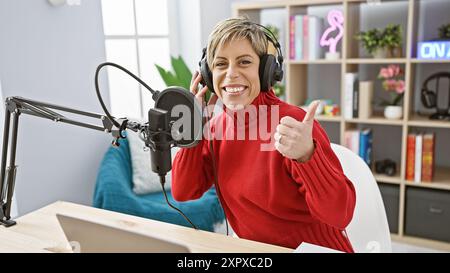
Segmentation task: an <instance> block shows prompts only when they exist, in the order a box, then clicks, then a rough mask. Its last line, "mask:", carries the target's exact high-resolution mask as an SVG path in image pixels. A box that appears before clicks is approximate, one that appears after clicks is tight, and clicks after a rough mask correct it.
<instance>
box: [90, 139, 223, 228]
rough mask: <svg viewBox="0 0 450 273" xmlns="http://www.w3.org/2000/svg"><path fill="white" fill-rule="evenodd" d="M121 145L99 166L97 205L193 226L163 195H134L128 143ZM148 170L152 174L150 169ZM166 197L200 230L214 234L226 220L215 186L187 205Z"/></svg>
mask: <svg viewBox="0 0 450 273" xmlns="http://www.w3.org/2000/svg"><path fill="white" fill-rule="evenodd" d="M119 142H120V147H118V148H114V147H110V148H109V149H108V151H107V152H106V154H105V156H104V158H103V161H102V163H101V165H100V170H99V173H98V176H97V182H96V186H95V192H94V202H93V204H94V206H95V207H97V208H102V209H107V210H112V211H117V212H121V213H126V214H131V215H135V216H140V217H144V218H149V219H155V220H159V221H163V222H167V223H172V224H178V225H182V226H187V227H190V226H191V225H190V224H189V223H188V222H187V221H186V219H184V217H183V216H182V215H181V214H179V212H177V211H176V210H174V209H172V208H171V207H169V205H168V204H167V203H166V200H165V198H164V194H163V193H162V192H157V193H151V194H147V195H136V194H135V193H134V192H133V190H132V169H131V157H130V151H129V146H128V141H127V140H126V139H121V140H120V141H119ZM148 171H149V172H150V171H151V167H150V166H149V170H148ZM167 196H168V199H169V201H170V203H171V204H173V205H174V206H175V207H177V208H179V209H180V210H182V211H183V213H184V214H186V216H187V217H188V218H189V219H190V220H191V221H192V222H193V223H194V224H195V225H196V226H197V227H198V228H199V229H202V230H207V231H213V225H214V224H215V223H218V222H221V221H223V220H224V214H223V210H222V208H221V206H220V203H219V200H218V197H217V194H216V191H215V188H214V187H212V188H211V189H210V190H208V191H207V192H205V194H203V196H202V197H201V198H199V199H197V200H192V201H187V202H176V201H174V200H173V198H172V195H171V193H170V191H167Z"/></svg>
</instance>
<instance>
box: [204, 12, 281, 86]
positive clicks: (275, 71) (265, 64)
mask: <svg viewBox="0 0 450 273" xmlns="http://www.w3.org/2000/svg"><path fill="white" fill-rule="evenodd" d="M244 24H247V25H252V24H253V25H256V26H258V27H260V28H261V29H262V32H263V33H264V35H265V36H266V38H267V40H268V42H270V43H272V44H273V45H274V46H275V48H276V50H277V55H278V56H277V57H275V56H274V55H272V54H268V53H265V54H264V55H262V56H260V63H259V71H258V72H259V80H260V86H261V91H268V90H269V89H270V88H271V87H272V86H273V85H274V84H275V82H277V81H281V80H282V79H283V53H282V50H281V46H280V43H279V42H278V40H277V38H276V37H275V34H273V32H272V31H271V30H270V29H269V28H267V27H265V26H263V25H261V24H258V23H253V22H250V21H247V22H245V23H244ZM199 66H200V73H201V75H202V81H201V84H202V85H203V86H205V85H206V86H208V89H209V90H210V91H211V92H214V85H213V77H212V72H211V70H210V69H209V66H208V62H207V49H206V47H205V48H203V53H202V58H201V60H200V62H199Z"/></svg>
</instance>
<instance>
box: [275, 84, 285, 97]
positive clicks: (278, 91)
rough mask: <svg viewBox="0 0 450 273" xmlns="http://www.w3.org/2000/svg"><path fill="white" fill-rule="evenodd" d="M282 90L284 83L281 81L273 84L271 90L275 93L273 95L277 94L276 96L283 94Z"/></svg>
mask: <svg viewBox="0 0 450 273" xmlns="http://www.w3.org/2000/svg"><path fill="white" fill-rule="evenodd" d="M284 90H285V88H284V85H283V84H281V83H276V84H275V85H274V86H273V92H274V93H275V96H277V97H281V96H283V95H284Z"/></svg>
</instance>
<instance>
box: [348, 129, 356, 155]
mask: <svg viewBox="0 0 450 273" xmlns="http://www.w3.org/2000/svg"><path fill="white" fill-rule="evenodd" d="M344 145H345V147H347V148H348V149H349V150H351V151H352V152H354V153H355V154H357V155H359V130H348V131H345V132H344Z"/></svg>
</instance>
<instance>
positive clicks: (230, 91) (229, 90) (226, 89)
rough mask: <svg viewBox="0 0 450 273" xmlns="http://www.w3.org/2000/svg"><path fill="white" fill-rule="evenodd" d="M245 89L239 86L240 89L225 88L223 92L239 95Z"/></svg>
mask: <svg viewBox="0 0 450 273" xmlns="http://www.w3.org/2000/svg"><path fill="white" fill-rule="evenodd" d="M245 88H246V87H244V86H241V87H225V91H226V92H228V93H239V92H242V91H244V89H245Z"/></svg>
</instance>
